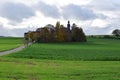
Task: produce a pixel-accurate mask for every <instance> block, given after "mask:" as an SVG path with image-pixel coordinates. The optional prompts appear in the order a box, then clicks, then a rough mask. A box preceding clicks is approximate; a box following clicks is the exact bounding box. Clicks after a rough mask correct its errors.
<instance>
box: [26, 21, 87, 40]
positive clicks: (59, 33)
mask: <svg viewBox="0 0 120 80" xmlns="http://www.w3.org/2000/svg"><path fill="white" fill-rule="evenodd" d="M24 37H25V40H28V41H34V42H86V41H87V40H86V36H85V34H84V32H83V29H82V28H80V27H77V25H76V24H75V23H73V25H72V26H71V25H70V21H68V24H67V27H65V26H64V25H61V24H60V22H59V21H58V22H56V25H55V26H54V25H51V24H48V25H46V26H45V27H41V28H38V29H37V30H36V31H29V32H27V33H25V35H24Z"/></svg>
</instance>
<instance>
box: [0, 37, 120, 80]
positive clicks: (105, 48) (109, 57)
mask: <svg viewBox="0 0 120 80" xmlns="http://www.w3.org/2000/svg"><path fill="white" fill-rule="evenodd" d="M0 80H120V40H114V39H97V38H88V42H87V43H79V42H76V43H74V42H73V43H40V44H37V43H36V44H33V45H31V46H29V47H27V48H25V49H23V50H22V51H19V52H16V53H12V54H9V55H5V56H2V57H0Z"/></svg>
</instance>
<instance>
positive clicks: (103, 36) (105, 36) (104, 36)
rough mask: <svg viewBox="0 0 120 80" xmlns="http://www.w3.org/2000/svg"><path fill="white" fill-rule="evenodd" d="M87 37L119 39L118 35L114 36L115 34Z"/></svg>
mask: <svg viewBox="0 0 120 80" xmlns="http://www.w3.org/2000/svg"><path fill="white" fill-rule="evenodd" d="M87 37H91V38H100V39H120V37H116V36H115V35H89V36H87Z"/></svg>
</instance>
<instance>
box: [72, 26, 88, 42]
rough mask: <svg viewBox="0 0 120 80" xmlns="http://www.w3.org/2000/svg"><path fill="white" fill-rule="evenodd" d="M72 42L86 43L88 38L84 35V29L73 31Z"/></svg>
mask: <svg viewBox="0 0 120 80" xmlns="http://www.w3.org/2000/svg"><path fill="white" fill-rule="evenodd" d="M71 34H72V41H75V42H86V36H85V34H84V33H83V30H82V28H78V27H74V28H73V29H72V32H71Z"/></svg>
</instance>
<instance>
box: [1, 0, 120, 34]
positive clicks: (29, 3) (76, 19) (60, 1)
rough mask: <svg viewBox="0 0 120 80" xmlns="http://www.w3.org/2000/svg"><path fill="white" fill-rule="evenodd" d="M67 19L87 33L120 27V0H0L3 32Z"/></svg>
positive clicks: (30, 28) (7, 32) (106, 32)
mask: <svg viewBox="0 0 120 80" xmlns="http://www.w3.org/2000/svg"><path fill="white" fill-rule="evenodd" d="M67 20H70V22H71V24H73V23H76V24H77V25H78V26H79V27H82V28H83V30H84V32H85V34H87V35H93V34H95V35H100V34H111V32H112V30H114V29H120V0H68V1H67V0H0V36H2V35H3V36H23V34H24V32H26V31H29V30H35V29H36V28H38V27H42V26H45V25H46V24H53V25H55V23H56V21H60V22H61V24H64V25H65V26H66V24H67Z"/></svg>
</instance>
